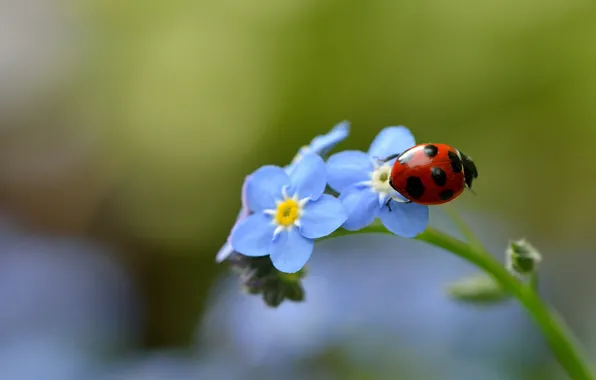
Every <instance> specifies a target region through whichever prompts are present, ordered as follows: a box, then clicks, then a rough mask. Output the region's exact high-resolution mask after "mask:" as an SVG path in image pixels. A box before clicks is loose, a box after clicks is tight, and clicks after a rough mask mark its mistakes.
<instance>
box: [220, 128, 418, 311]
mask: <svg viewBox="0 0 596 380" xmlns="http://www.w3.org/2000/svg"><path fill="white" fill-rule="evenodd" d="M348 133H349V124H348V123H347V122H342V123H339V124H338V125H336V126H335V127H334V128H333V129H332V130H331V131H330V132H329V133H328V134H326V135H322V136H317V137H316V138H314V139H313V140H312V141H311V143H310V144H309V145H308V146H305V147H302V148H301V149H300V150H299V152H298V154H297V155H296V156H295V158H294V160H292V163H291V164H289V165H287V166H285V167H279V166H273V165H266V166H263V167H261V168H259V169H257V170H256V171H255V172H253V173H252V174H250V175H248V176H247V177H246V179H245V181H244V184H243V186H242V209H241V210H240V213H239V215H238V217H237V220H236V223H235V225H234V227H233V228H232V231H231V233H230V236H229V238H228V241H227V243H226V244H225V245H224V246H223V247H222V249H221V250H220V252H219V253H218V255H217V258H216V260H217V261H218V262H221V261H223V260H225V259H227V258H229V259H230V261H231V262H232V264H233V265H234V266H235V267H237V268H240V269H241V271H242V273H243V276H242V278H243V282H244V285H245V288H246V289H247V290H249V292H251V293H255V294H256V293H260V294H262V295H263V297H264V298H265V299H266V301H267V299H270V301H271V302H267V303H268V304H270V305H276V304H278V302H281V301H282V300H283V299H284V298H287V299H290V300H295V301H298V300H301V299H302V298H303V291H302V289H301V288H300V282H299V279H300V277H301V276H298V277H296V279H294V280H293V281H290V282H288V281H282V279H283V278H284V276H286V275H285V274H291V273H300V271H301V270H302V269H303V268H304V266H305V265H306V263H307V261H308V260H309V258H310V256H311V254H312V252H313V247H314V243H315V241H316V239H319V238H323V237H325V236H328V235H331V234H332V233H333V232H334V231H336V230H337V229H339V228H340V227H343V228H344V229H346V230H349V231H355V230H360V229H362V228H364V227H367V226H368V225H370V224H371V223H373V222H374V220H375V219H377V218H379V219H380V220H381V222H382V223H383V225H384V226H385V227H386V228H387V229H388V230H389V231H391V232H393V233H394V234H396V235H399V236H403V237H414V236H416V235H418V234H419V233H421V232H422V231H424V230H425V228H426V226H427V224H428V216H429V215H428V214H429V212H428V207H427V206H423V205H419V204H415V203H406V202H402V201H401V200H403V197H401V195H400V194H399V193H397V192H396V191H395V190H394V189H393V188H392V187H391V186H390V184H389V176H390V173H391V167H392V165H393V163H394V162H395V159H393V160H390V161H384V160H383V158H385V157H388V156H391V155H394V154H396V153H400V152H402V151H404V150H406V149H408V148H410V147H412V146H413V145H415V141H414V137H413V136H412V134H411V133H410V131H409V130H408V129H407V128H405V127H403V126H398V127H387V128H384V129H383V130H381V132H380V133H379V134H378V135H377V137H376V138H375V139H374V141H373V142H372V144H371V146H370V148H369V150H368V152H367V153H364V152H360V151H354V150H349V151H344V152H340V153H336V154H334V155H332V156H331V157H329V159H328V161H327V163H325V161H324V160H323V158H322V156H324V155H325V154H326V153H327V152H329V151H330V150H331V149H332V148H333V147H334V146H335V145H336V144H337V143H339V142H341V141H342V140H344V139H345V138H346V137H347V136H348ZM327 186H329V188H331V189H332V190H334V191H335V192H336V193H338V194H339V197H337V198H336V197H335V196H333V195H331V194H326V193H325V190H326V189H327ZM288 283H290V284H291V286H290V287H289V288H288V287H287V286H285V285H284V284H288ZM271 284H274V285H271ZM296 286H298V288H297V287H296ZM272 289H276V290H275V291H273V290H272ZM286 293H287V294H286ZM294 293H295V294H294ZM272 294H274V295H276V296H273V295H272ZM296 294H297V295H299V296H297V295H296Z"/></svg>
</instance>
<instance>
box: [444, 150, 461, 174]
mask: <svg viewBox="0 0 596 380" xmlns="http://www.w3.org/2000/svg"><path fill="white" fill-rule="evenodd" d="M447 155H448V156H449V161H451V170H453V171H454V172H455V173H459V172H461V169H462V164H461V160H460V158H459V156H458V155H457V153H455V152H453V151H451V150H450V151H449V152H448V153H447Z"/></svg>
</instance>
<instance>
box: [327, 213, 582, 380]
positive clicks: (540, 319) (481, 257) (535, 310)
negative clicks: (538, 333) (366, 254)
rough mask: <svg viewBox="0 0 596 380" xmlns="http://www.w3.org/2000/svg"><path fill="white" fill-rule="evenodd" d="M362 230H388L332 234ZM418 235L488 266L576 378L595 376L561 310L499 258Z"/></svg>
mask: <svg viewBox="0 0 596 380" xmlns="http://www.w3.org/2000/svg"><path fill="white" fill-rule="evenodd" d="M361 233H389V232H388V231H387V230H386V229H385V227H383V225H381V224H380V223H374V224H372V225H370V226H369V227H366V228H363V229H361V230H359V231H346V230H343V229H342V230H338V231H336V232H335V233H334V234H332V235H331V236H329V237H337V236H342V235H352V234H361ZM415 239H417V240H420V241H423V242H426V243H428V244H432V245H434V246H436V247H440V248H443V249H445V250H447V251H449V252H452V253H454V254H455V255H457V256H459V257H461V258H462V259H464V260H466V261H468V262H470V263H472V264H474V265H476V266H478V267H479V268H482V269H483V270H485V271H486V272H487V273H488V274H490V275H491V276H493V278H494V279H495V280H496V281H497V282H498V283H499V284H500V285H501V286H502V287H503V289H505V290H506V291H507V292H509V293H510V294H511V295H513V296H514V297H515V298H517V299H518V300H519V301H520V303H521V304H522V305H523V306H524V307H525V308H526V309H527V310H528V312H529V313H530V315H531V316H532V317H533V318H534V320H535V321H536V323H537V324H538V326H539V327H540V329H541V330H542V333H543V334H544V336H545V337H546V339H547V341H548V344H549V346H550V348H551V350H552V351H553V353H554V355H555V357H556V358H557V360H558V361H559V363H560V364H561V366H562V367H563V368H564V369H565V371H566V372H567V373H568V374H569V376H570V377H571V378H572V379H574V380H592V379H594V378H593V377H592V375H591V374H590V372H589V370H588V367H587V366H586V364H585V361H584V360H583V359H582V357H581V355H580V350H579V349H578V344H577V343H576V341H575V338H574V337H573V334H572V332H571V331H570V330H569V329H568V328H567V326H566V324H565V322H564V321H563V320H562V319H561V317H560V316H559V315H558V313H557V312H556V311H555V310H553V309H552V308H550V307H549V306H547V305H546V304H545V303H544V302H543V301H542V300H541V299H540V297H539V296H538V294H537V293H536V291H535V289H533V287H532V286H528V285H526V284H524V283H523V282H521V281H520V280H518V279H517V278H516V277H514V276H512V275H511V274H510V273H509V272H508V271H507V269H505V267H504V266H503V264H501V263H500V262H499V261H497V260H495V259H494V258H493V257H492V256H491V255H490V254H489V253H488V252H486V251H485V250H484V249H483V248H480V247H478V246H476V245H475V246H471V245H470V244H467V243H465V242H463V241H461V240H459V239H456V238H454V237H452V236H450V235H447V234H446V233H444V232H441V231H439V230H437V229H434V228H431V227H428V228H427V229H426V231H424V232H423V233H421V234H420V235H418V236H417V237H416V238H415Z"/></svg>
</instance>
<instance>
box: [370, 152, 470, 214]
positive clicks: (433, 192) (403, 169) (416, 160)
mask: <svg viewBox="0 0 596 380" xmlns="http://www.w3.org/2000/svg"><path fill="white" fill-rule="evenodd" d="M396 158H397V159H396ZM393 159H396V160H395V163H394V164H393V168H392V170H391V175H390V177H389V185H390V186H391V187H392V188H393V189H395V190H396V191H397V192H398V193H399V194H400V195H402V196H403V197H404V198H406V199H407V200H406V201H403V202H404V203H411V202H414V203H419V204H422V205H440V204H443V203H447V202H450V201H452V200H454V199H455V198H457V197H458V196H460V195H461V193H462V192H463V191H464V189H465V188H468V189H472V182H473V181H474V179H476V178H477V177H478V170H477V169H476V165H475V164H474V161H472V159H471V158H470V157H468V156H466V155H465V154H463V153H462V152H460V151H459V150H457V149H455V148H453V147H451V146H449V145H447V144H419V145H416V146H413V147H411V148H409V149H407V150H405V151H404V152H402V153H399V154H394V155H391V156H389V157H387V158H385V159H383V160H381V161H382V162H387V161H391V160H393ZM394 199H395V200H396V201H397V202H402V200H401V199H399V198H397V199H396V198H394ZM388 206H389V205H388Z"/></svg>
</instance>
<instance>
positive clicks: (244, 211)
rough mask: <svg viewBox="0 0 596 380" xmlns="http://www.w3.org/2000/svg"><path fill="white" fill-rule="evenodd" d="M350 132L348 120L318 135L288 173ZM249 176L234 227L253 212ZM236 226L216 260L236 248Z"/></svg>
mask: <svg viewBox="0 0 596 380" xmlns="http://www.w3.org/2000/svg"><path fill="white" fill-rule="evenodd" d="M349 133H350V123H349V122H348V121H342V122H341V123H338V124H336V125H335V126H334V127H333V128H332V129H331V130H330V131H329V132H328V133H326V134H324V135H320V136H316V137H315V138H314V139H312V141H311V142H310V144H309V145H306V146H303V147H302V148H300V149H299V150H298V153H297V154H296V156H294V159H293V160H292V162H291V163H290V164H289V165H287V166H285V167H284V170H285V172H286V173H288V174H289V173H290V172H291V171H292V170H293V169H294V168H295V167H296V165H297V164H298V163H299V162H300V161H301V160H302V158H303V157H304V156H305V155H306V154H308V153H314V154H318V155H319V156H323V155H325V154H326V153H328V152H329V151H330V150H331V149H333V147H334V146H335V145H337V144H338V143H340V142H341V141H343V140H345V138H346V137H348V135H349ZM247 179H248V177H247V178H246V179H245V180H244V184H243V185H242V194H241V198H242V207H241V209H240V212H239V213H238V216H237V217H236V222H235V223H234V227H235V226H236V225H237V224H238V223H239V222H240V221H242V220H243V219H244V218H246V217H247V216H249V215H250V214H251V212H252V211H251V210H249V208H248V206H247V203H246V194H245V193H246V181H247ZM234 227H232V231H231V232H230V235H229V236H228V239H227V241H226V243H225V244H224V245H223V246H222V247H221V248H220V250H219V252H218V253H217V255H216V257H215V260H216V261H217V262H218V263H220V262H222V261H224V260H225V259H227V258H228V257H229V256H230V255H231V254H232V252H234V249H233V248H232V244H230V237H231V236H232V232H233V231H234Z"/></svg>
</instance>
